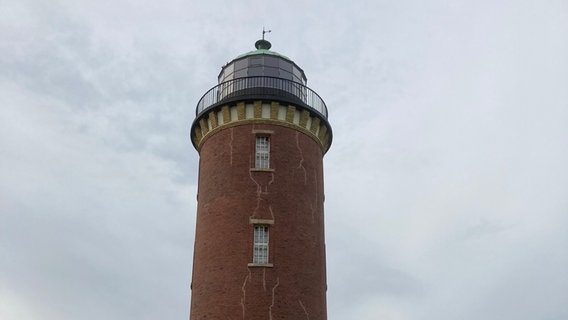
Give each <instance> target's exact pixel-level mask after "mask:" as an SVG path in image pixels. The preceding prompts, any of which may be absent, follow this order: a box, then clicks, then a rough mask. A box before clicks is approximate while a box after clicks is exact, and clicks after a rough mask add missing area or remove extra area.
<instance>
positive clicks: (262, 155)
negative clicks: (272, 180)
mask: <svg viewBox="0 0 568 320" xmlns="http://www.w3.org/2000/svg"><path fill="white" fill-rule="evenodd" d="M254 167H255V168H256V169H270V136H268V135H257V136H256V146H255V162H254Z"/></svg>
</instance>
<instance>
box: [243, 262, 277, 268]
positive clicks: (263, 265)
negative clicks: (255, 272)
mask: <svg viewBox="0 0 568 320" xmlns="http://www.w3.org/2000/svg"><path fill="white" fill-rule="evenodd" d="M248 267H252V268H272V267H274V265H273V264H272V263H249V264H248Z"/></svg>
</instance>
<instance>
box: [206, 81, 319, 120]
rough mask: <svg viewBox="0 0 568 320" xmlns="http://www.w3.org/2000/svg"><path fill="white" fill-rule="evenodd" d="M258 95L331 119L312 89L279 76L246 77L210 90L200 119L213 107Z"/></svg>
mask: <svg viewBox="0 0 568 320" xmlns="http://www.w3.org/2000/svg"><path fill="white" fill-rule="evenodd" d="M244 96H251V97H254V96H258V97H270V98H277V99H282V100H284V101H287V102H291V103H299V104H300V105H302V106H307V107H309V108H311V109H313V110H315V111H317V112H318V113H320V114H321V115H323V116H324V117H325V118H326V119H327V107H326V105H325V102H323V99H322V98H321V97H320V96H319V95H318V94H317V93H316V92H315V91H313V90H312V89H310V88H308V87H306V86H304V85H303V84H301V83H299V82H294V81H292V80H287V79H282V78H276V77H246V78H237V79H233V80H229V81H226V82H223V83H220V84H218V85H216V86H215V87H213V88H211V89H209V91H207V92H206V93H205V94H204V95H203V97H201V99H199V102H198V103H197V108H196V111H195V113H196V115H197V116H199V115H200V114H201V113H202V112H203V111H205V110H207V109H208V108H209V107H211V106H213V105H215V104H218V103H220V102H224V101H230V100H237V98H238V97H244Z"/></svg>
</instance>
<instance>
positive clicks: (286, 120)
mask: <svg viewBox="0 0 568 320" xmlns="http://www.w3.org/2000/svg"><path fill="white" fill-rule="evenodd" d="M255 47H256V50H254V51H251V52H249V53H246V54H243V55H240V56H238V57H237V58H235V59H234V60H232V61H231V62H229V63H228V64H226V65H225V66H224V67H223V68H222V70H221V73H220V74H219V84H218V85H217V86H215V87H213V88H212V89H210V90H209V91H208V92H207V93H205V94H204V95H203V97H202V98H201V100H199V103H198V104H197V110H196V118H195V120H194V121H193V124H192V126H191V141H192V143H193V145H194V147H195V148H196V149H197V151H198V152H199V155H200V159H199V185H198V196H197V199H198V206H197V226H196V235H195V251H194V258H193V276H192V284H191V289H192V295H191V313H190V319H191V320H201V319H211V320H217V319H247V320H257V319H258V320H260V319H262V320H268V319H289V320H297V319H312V320H316V319H318V320H319V319H326V318H327V315H326V272H325V240H324V214H323V202H324V192H323V156H324V154H325V153H326V151H327V150H328V149H329V147H330V145H331V140H332V133H331V127H330V126H329V123H328V120H327V108H326V105H325V103H324V102H323V100H322V99H321V98H320V97H319V95H318V94H317V93H315V92H314V91H312V90H311V89H310V88H308V87H307V86H306V76H305V74H304V71H303V70H302V69H301V68H300V67H299V66H298V65H296V64H295V63H294V62H293V61H292V60H290V59H289V58H287V57H286V56H284V55H281V54H279V53H277V52H274V51H271V50H270V47H271V44H270V42H268V41H266V40H264V36H263V39H262V40H259V41H257V42H256V44H255Z"/></svg>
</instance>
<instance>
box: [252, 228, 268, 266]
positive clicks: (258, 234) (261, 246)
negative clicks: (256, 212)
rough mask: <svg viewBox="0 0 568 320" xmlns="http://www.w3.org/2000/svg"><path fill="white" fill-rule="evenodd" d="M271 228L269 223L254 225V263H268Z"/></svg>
mask: <svg viewBox="0 0 568 320" xmlns="http://www.w3.org/2000/svg"><path fill="white" fill-rule="evenodd" d="M268 236H269V230H268V225H265V224H255V225H254V246H253V247H254V249H253V255H252V263H253V264H255V265H267V264H269V263H268V257H269V255H268V254H269V251H268V249H269V245H268V244H269V238H268Z"/></svg>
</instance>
